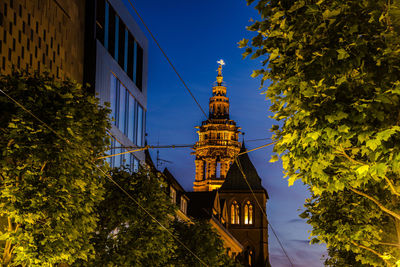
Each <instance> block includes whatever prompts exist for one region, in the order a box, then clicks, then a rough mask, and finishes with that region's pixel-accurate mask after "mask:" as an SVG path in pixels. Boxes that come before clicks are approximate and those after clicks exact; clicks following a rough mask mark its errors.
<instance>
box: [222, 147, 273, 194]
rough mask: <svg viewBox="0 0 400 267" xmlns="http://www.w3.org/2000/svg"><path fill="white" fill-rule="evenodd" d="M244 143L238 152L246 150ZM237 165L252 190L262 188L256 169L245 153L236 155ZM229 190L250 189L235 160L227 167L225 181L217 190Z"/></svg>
mask: <svg viewBox="0 0 400 267" xmlns="http://www.w3.org/2000/svg"><path fill="white" fill-rule="evenodd" d="M246 151H247V149H246V148H245V145H244V143H243V144H242V147H241V149H240V153H243V152H246ZM237 161H238V162H239V165H240V166H241V168H242V170H243V172H244V174H245V176H246V179H247V181H248V183H249V184H250V186H251V188H252V189H253V190H264V191H266V190H265V189H264V188H263V186H262V185H261V178H260V176H258V173H257V170H256V168H255V167H254V165H253V163H252V162H251V160H250V158H249V155H248V154H247V153H245V154H241V155H240V156H239V157H238V160H237ZM230 190H240V191H243V190H246V191H247V190H250V189H249V186H248V184H247V183H246V181H245V179H244V177H243V174H242V172H241V170H240V168H239V166H238V165H237V162H236V161H235V162H234V163H233V164H232V166H231V167H230V168H229V171H228V173H227V175H226V178H225V182H224V183H223V184H222V186H221V188H220V189H219V191H220V192H221V191H230Z"/></svg>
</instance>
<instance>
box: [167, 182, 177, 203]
mask: <svg viewBox="0 0 400 267" xmlns="http://www.w3.org/2000/svg"><path fill="white" fill-rule="evenodd" d="M169 196H170V197H171V202H172V203H176V191H175V189H174V188H173V187H172V186H171V187H170V191H169Z"/></svg>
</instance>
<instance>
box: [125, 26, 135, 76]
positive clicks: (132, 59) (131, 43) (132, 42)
mask: <svg viewBox="0 0 400 267" xmlns="http://www.w3.org/2000/svg"><path fill="white" fill-rule="evenodd" d="M134 49H135V39H134V38H133V36H132V34H129V35H128V54H127V58H128V62H127V70H126V71H127V73H128V76H129V78H131V80H132V81H133V77H134V76H136V75H134V73H133V64H134V62H135V53H134V52H135V51H134Z"/></svg>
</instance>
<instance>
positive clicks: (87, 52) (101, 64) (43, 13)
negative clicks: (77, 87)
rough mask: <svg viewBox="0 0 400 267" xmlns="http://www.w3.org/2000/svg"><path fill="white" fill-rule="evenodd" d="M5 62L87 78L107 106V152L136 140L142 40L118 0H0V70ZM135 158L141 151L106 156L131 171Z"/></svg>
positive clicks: (141, 121) (143, 83)
mask: <svg viewBox="0 0 400 267" xmlns="http://www.w3.org/2000/svg"><path fill="white" fill-rule="evenodd" d="M12 69H23V70H27V71H29V72H33V71H40V72H43V71H47V72H50V73H51V74H52V75H54V77H56V78H59V79H65V78H70V79H73V80H76V81H77V82H79V83H82V84H90V85H91V87H90V89H89V90H91V91H92V93H96V94H98V97H99V98H100V100H101V102H102V103H105V102H109V103H110V107H111V109H112V114H111V117H112V119H113V125H112V129H111V131H110V135H111V136H112V149H111V150H110V151H109V153H112V154H117V153H121V152H124V151H126V148H122V147H132V148H133V149H134V148H135V147H140V146H143V144H144V136H145V128H146V127H145V126H146V104H147V39H146V37H145V35H144V34H143V32H142V31H141V30H140V28H139V26H138V25H137V24H136V22H135V21H134V19H133V17H132V16H131V14H130V13H129V11H128V9H127V7H126V6H125V5H124V3H123V2H122V0H35V1H30V0H2V1H0V72H1V73H3V74H7V73H11V71H12ZM128 150H129V149H128ZM140 161H144V152H137V153H134V154H124V155H120V156H117V157H113V158H112V159H110V160H109V162H110V164H111V165H112V166H119V165H121V164H127V165H129V167H130V168H131V169H132V170H136V169H137V168H138V166H139V162H140Z"/></svg>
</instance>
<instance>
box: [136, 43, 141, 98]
mask: <svg viewBox="0 0 400 267" xmlns="http://www.w3.org/2000/svg"><path fill="white" fill-rule="evenodd" d="M136 62H137V66H136V86H137V87H138V88H139V90H140V91H142V78H143V48H141V47H140V46H139V45H137V60H136Z"/></svg>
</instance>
